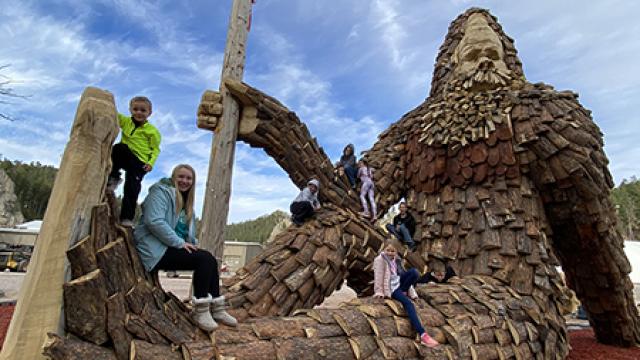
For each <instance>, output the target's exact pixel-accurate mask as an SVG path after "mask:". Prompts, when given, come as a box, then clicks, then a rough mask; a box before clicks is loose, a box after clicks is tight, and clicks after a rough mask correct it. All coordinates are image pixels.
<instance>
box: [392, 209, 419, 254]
mask: <svg viewBox="0 0 640 360" xmlns="http://www.w3.org/2000/svg"><path fill="white" fill-rule="evenodd" d="M399 209H400V214H398V215H396V216H395V217H394V218H393V224H387V231H388V232H389V233H390V234H393V235H394V236H395V237H396V238H398V240H400V241H402V242H403V243H405V244H407V246H408V247H409V249H411V251H413V250H415V249H416V243H415V242H414V241H413V234H415V232H416V220H415V219H414V218H413V215H411V214H410V213H409V211H408V207H407V204H406V203H405V202H401V203H400V207H399Z"/></svg>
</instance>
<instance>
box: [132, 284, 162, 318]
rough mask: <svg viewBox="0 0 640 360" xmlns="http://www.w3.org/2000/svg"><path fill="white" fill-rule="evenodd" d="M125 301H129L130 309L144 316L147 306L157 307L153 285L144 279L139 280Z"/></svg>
mask: <svg viewBox="0 0 640 360" xmlns="http://www.w3.org/2000/svg"><path fill="white" fill-rule="evenodd" d="M125 299H126V300H127V305H128V306H129V309H131V311H132V312H133V313H134V314H138V315H140V314H142V310H144V306H145V305H147V304H151V305H155V300H154V297H153V289H152V288H151V285H149V283H148V282H146V281H145V280H143V279H138V282H137V283H136V284H135V286H134V287H133V288H131V290H129V291H128V292H127V293H126V295H125Z"/></svg>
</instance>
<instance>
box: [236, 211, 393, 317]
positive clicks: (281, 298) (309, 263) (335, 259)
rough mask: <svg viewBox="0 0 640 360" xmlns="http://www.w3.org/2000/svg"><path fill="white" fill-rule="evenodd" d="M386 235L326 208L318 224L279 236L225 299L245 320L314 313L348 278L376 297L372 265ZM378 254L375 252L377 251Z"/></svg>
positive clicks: (350, 215)
mask: <svg viewBox="0 0 640 360" xmlns="http://www.w3.org/2000/svg"><path fill="white" fill-rule="evenodd" d="M383 240H384V238H383V235H382V234H381V233H380V232H379V231H377V230H376V229H374V228H373V227H371V226H370V225H369V224H368V223H366V222H365V221H363V220H360V219H358V218H357V216H356V214H354V213H353V212H350V211H345V210H341V209H339V208H336V207H334V206H332V205H327V206H325V208H324V209H323V210H321V211H320V212H319V213H318V214H317V216H316V218H315V219H314V220H311V221H308V222H307V223H305V224H304V225H303V226H300V227H290V228H288V229H287V230H286V231H284V232H282V233H280V234H279V235H278V236H277V237H276V238H275V239H274V241H273V242H272V243H271V244H270V245H269V246H268V247H267V249H266V250H265V251H264V252H263V253H262V254H259V255H258V256H256V257H255V258H253V259H252V260H251V262H250V263H249V264H247V265H246V266H245V267H244V268H243V269H241V270H239V271H238V273H237V274H236V275H235V276H234V277H232V278H230V279H226V280H225V282H224V283H225V284H226V285H228V286H229V287H228V289H227V293H226V295H225V296H226V297H227V300H228V301H229V304H230V305H231V307H233V308H235V309H234V310H233V311H232V312H233V313H234V315H235V316H237V317H238V318H240V319H245V318H247V317H258V316H266V315H278V316H284V315H290V314H292V313H293V312H294V311H296V310H298V309H310V308H312V307H313V306H315V305H317V304H320V303H321V302H322V301H323V300H324V298H325V297H326V296H329V295H330V294H331V293H333V292H334V291H335V290H336V289H339V288H340V286H342V284H343V282H344V280H345V279H346V278H347V276H348V275H349V276H353V277H354V279H356V281H353V282H352V283H351V284H350V285H352V287H354V289H355V290H356V291H358V292H359V293H361V294H371V293H372V291H373V289H372V286H371V284H370V280H371V264H372V263H373V259H374V257H375V256H376V255H377V254H378V250H379V249H380V248H381V247H382V243H383ZM374 249H375V250H374Z"/></svg>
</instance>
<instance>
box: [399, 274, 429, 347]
mask: <svg viewBox="0 0 640 360" xmlns="http://www.w3.org/2000/svg"><path fill="white" fill-rule="evenodd" d="M419 277H420V274H419V273H418V270H416V269H409V270H407V271H405V272H404V273H402V274H400V287H398V288H397V289H396V290H395V291H394V292H393V293H392V294H391V297H392V298H393V299H395V300H398V301H400V302H401V303H402V306H403V307H404V311H406V312H407V315H408V316H409V321H410V322H411V325H412V326H413V328H414V329H415V330H416V331H417V332H418V335H422V334H423V333H424V328H423V327H422V322H420V318H419V317H418V313H416V308H415V306H414V305H413V302H412V301H411V299H409V296H408V295H407V294H408V293H409V288H410V287H411V286H413V285H415V284H416V281H418V278H419Z"/></svg>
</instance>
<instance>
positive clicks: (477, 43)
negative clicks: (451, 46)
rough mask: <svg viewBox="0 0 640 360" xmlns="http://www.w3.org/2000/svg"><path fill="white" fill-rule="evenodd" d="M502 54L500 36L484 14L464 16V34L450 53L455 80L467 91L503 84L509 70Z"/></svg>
mask: <svg viewBox="0 0 640 360" xmlns="http://www.w3.org/2000/svg"><path fill="white" fill-rule="evenodd" d="M504 58H505V56H504V49H503V47H502V43H501V42H500V38H499V37H498V34H496V33H495V31H493V29H492V28H491V27H490V26H489V24H488V23H487V20H486V19H485V17H484V15H482V14H473V15H471V16H470V17H469V19H468V20H467V24H466V27H465V35H464V37H463V38H462V40H460V43H459V44H458V46H457V47H456V50H455V52H454V55H453V65H454V73H455V75H456V76H455V79H456V82H460V83H461V85H462V86H463V87H464V88H465V89H468V90H471V91H481V90H488V89H494V88H497V87H500V86H504V85H507V84H508V83H509V81H510V79H511V78H512V74H511V71H510V70H509V69H508V68H507V65H506V64H505V62H504Z"/></svg>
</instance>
